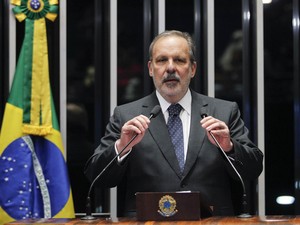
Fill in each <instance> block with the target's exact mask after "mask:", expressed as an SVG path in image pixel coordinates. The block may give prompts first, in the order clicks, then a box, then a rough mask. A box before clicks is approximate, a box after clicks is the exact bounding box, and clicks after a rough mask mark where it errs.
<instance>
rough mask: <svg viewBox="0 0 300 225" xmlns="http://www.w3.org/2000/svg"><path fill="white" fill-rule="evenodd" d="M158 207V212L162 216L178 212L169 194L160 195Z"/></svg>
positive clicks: (174, 201)
mask: <svg viewBox="0 0 300 225" xmlns="http://www.w3.org/2000/svg"><path fill="white" fill-rule="evenodd" d="M158 207H159V210H157V211H158V213H159V214H160V215H162V216H164V217H170V216H173V215H175V214H176V213H177V212H178V210H177V209H176V200H175V199H174V198H173V197H172V196H170V195H164V196H163V197H161V199H160V200H159V203H158Z"/></svg>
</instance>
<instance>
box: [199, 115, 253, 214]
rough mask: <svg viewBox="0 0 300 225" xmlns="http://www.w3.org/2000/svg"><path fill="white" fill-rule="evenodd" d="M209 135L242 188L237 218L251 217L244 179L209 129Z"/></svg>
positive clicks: (203, 116)
mask: <svg viewBox="0 0 300 225" xmlns="http://www.w3.org/2000/svg"><path fill="white" fill-rule="evenodd" d="M201 117H202V118H205V117H207V114H206V113H202V114H201ZM208 133H209V135H210V136H211V137H212V139H213V140H214V142H215V143H216V145H217V146H218V149H219V150H220V152H221V153H222V154H223V156H224V158H225V159H226V160H227V161H228V162H229V164H230V166H231V168H232V169H233V170H234V172H235V173H236V175H237V176H238V178H239V180H240V182H241V184H242V188H243V197H242V201H243V202H242V205H243V207H242V213H241V214H240V215H238V216H237V217H238V218H250V217H252V216H251V215H250V214H249V212H248V209H247V205H248V204H247V192H246V188H245V183H244V180H243V178H242V176H241V175H240V173H239V172H238V171H237V169H236V168H235V166H234V165H233V163H232V162H231V160H230V157H229V156H228V155H227V154H226V152H225V151H224V149H223V148H222V147H221V145H220V143H219V142H218V140H217V139H216V137H215V136H214V135H213V133H212V132H211V131H209V132H208Z"/></svg>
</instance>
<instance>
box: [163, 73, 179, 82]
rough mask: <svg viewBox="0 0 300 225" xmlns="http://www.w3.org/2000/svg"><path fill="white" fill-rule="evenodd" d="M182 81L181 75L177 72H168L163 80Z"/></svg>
mask: <svg viewBox="0 0 300 225" xmlns="http://www.w3.org/2000/svg"><path fill="white" fill-rule="evenodd" d="M171 80H172V81H174V80H175V81H180V77H179V76H178V75H177V74H176V73H168V74H167V75H166V76H165V77H164V79H163V82H168V81H171Z"/></svg>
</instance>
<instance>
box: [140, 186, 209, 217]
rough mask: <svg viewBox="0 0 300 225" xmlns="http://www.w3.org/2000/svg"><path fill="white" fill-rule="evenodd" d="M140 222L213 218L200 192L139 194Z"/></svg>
mask: <svg viewBox="0 0 300 225" xmlns="http://www.w3.org/2000/svg"><path fill="white" fill-rule="evenodd" d="M136 213H137V220H138V221H149V220H150V221H189V220H200V219H201V218H207V217H210V216H212V212H211V209H210V208H209V207H208V206H207V205H205V204H204V203H203V202H201V198H200V193H199V192H138V193H136Z"/></svg>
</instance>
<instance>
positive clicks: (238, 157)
mask: <svg viewBox="0 0 300 225" xmlns="http://www.w3.org/2000/svg"><path fill="white" fill-rule="evenodd" d="M228 126H229V130H230V135H231V140H232V143H233V146H234V147H233V151H232V153H229V154H228V155H229V156H231V157H232V158H233V159H234V160H233V161H232V162H233V164H234V166H235V167H236V169H237V170H238V171H239V173H240V174H241V176H242V177H243V178H246V179H250V180H251V179H256V178H257V177H258V176H259V175H260V173H261V172H262V170H263V153H262V152H261V150H260V149H259V148H258V147H257V146H256V145H255V144H254V143H253V142H252V141H251V140H250V139H249V131H248V129H247V127H246V126H245V124H244V122H243V120H242V119H241V114H240V111H239V109H238V105H237V104H236V103H233V108H232V113H231V116H230V119H229V124H228Z"/></svg>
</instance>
